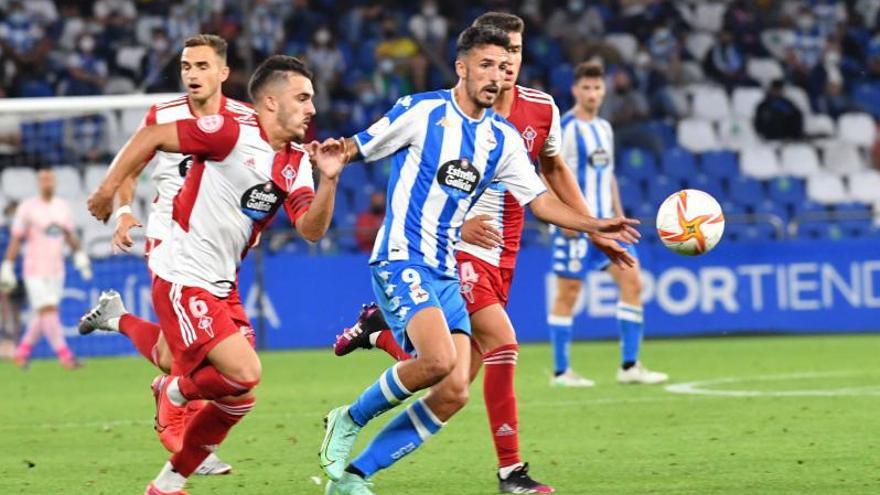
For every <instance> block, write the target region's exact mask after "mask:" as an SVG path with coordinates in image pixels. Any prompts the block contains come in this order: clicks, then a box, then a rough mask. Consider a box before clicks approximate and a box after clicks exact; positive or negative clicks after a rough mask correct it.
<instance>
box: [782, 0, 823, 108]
mask: <svg viewBox="0 0 880 495" xmlns="http://www.w3.org/2000/svg"><path fill="white" fill-rule="evenodd" d="M795 22H796V26H797V27H796V29H795V32H794V38H793V41H792V44H791V46H789V47H788V48H787V49H786V55H785V65H786V70H787V72H788V78H789V79H790V80H791V81H792V82H793V83H794V84H797V85H798V86H801V87H802V88H804V89H805V90H806V91H807V92H808V93H811V94H817V93H818V92H819V91H821V89H822V85H823V84H824V80H823V79H824V72H823V70H822V64H821V63H820V62H821V61H822V55H823V54H824V52H825V41H826V40H825V36H824V35H823V34H822V33H821V32H820V30H819V27H818V26H817V25H816V18H815V16H814V15H813V12H812V11H811V10H810V8H809V6H807V5H801V7H800V10H799V11H798V14H797V17H796V21H795Z"/></svg>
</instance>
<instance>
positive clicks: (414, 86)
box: [376, 16, 428, 99]
mask: <svg viewBox="0 0 880 495" xmlns="http://www.w3.org/2000/svg"><path fill="white" fill-rule="evenodd" d="M376 61H377V66H378V68H379V70H380V71H381V72H382V73H383V76H384V77H383V84H382V86H383V89H385V91H383V94H384V95H385V96H386V97H388V96H389V95H390V94H393V93H397V94H398V95H402V94H408V93H411V92H416V93H418V92H422V91H425V89H426V78H427V73H426V72H427V69H428V67H427V64H428V61H427V60H426V59H425V57H423V56H422V55H421V53H419V45H418V44H416V42H415V41H414V40H413V39H412V38H410V37H409V36H407V35H405V34H403V33H401V32H400V29H399V27H398V25H397V20H396V19H395V18H394V17H390V16H389V17H385V18H384V19H383V20H382V38H381V40H380V41H379V44H378V45H377V46H376ZM388 76H391V77H388ZM397 76H400V77H397ZM407 83H408V84H407ZM389 84H390V86H391V87H389ZM398 85H405V86H410V87H407V88H401V87H397V86H398ZM389 99H391V98H389ZM394 99H396V97H395V98H394Z"/></svg>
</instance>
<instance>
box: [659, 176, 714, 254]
mask: <svg viewBox="0 0 880 495" xmlns="http://www.w3.org/2000/svg"><path fill="white" fill-rule="evenodd" d="M657 234H658V235H659V236H660V240H661V241H662V242H663V244H664V245H665V246H666V247H667V248H669V249H670V250H672V251H673V252H675V253H678V254H684V255H687V256H697V255H700V254H704V253H708V252H709V251H711V250H712V248H714V247H715V245H716V244H718V241H720V240H721V236H722V235H723V234H724V213H723V212H722V211H721V205H719V204H718V201H716V200H715V198H713V197H712V196H711V195H710V194H708V193H705V192H703V191H698V190H696V189H683V190H681V191H678V192H677V193H675V194H672V195H670V196H669V197H668V198H666V200H665V201H663V204H661V205H660V209H659V210H658V211H657Z"/></svg>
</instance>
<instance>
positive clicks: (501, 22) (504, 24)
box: [471, 12, 526, 33]
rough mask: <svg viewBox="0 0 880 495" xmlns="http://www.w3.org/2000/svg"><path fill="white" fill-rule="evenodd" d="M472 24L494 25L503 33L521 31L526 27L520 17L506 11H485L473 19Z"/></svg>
mask: <svg viewBox="0 0 880 495" xmlns="http://www.w3.org/2000/svg"><path fill="white" fill-rule="evenodd" d="M471 25H472V26H476V27H479V26H494V27H497V28H498V29H500V30H502V31H504V32H505V33H522V32H523V31H525V29H526V23H525V22H523V20H522V17H520V16H518V15H514V14H508V13H507V12H486V13H485V14H483V15H481V16H480V17H477V18H476V19H474V23H473V24H471Z"/></svg>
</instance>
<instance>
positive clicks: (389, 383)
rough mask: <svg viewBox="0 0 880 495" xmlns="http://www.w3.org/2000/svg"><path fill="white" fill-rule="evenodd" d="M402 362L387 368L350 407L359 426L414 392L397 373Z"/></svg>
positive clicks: (349, 411)
mask: <svg viewBox="0 0 880 495" xmlns="http://www.w3.org/2000/svg"><path fill="white" fill-rule="evenodd" d="M400 364H401V363H397V364H395V365H394V366H392V367H390V368H388V369H387V370H385V372H384V373H382V376H380V377H379V380H377V381H376V383H374V384H372V385H370V387H369V388H367V389H366V390H364V391H363V392H362V393H361V395H360V397H358V398H357V400H355V401H354V403H353V404H352V405H351V407H349V408H348V414H349V415H350V416H351V419H353V420H354V422H355V423H357V424H358V425H359V426H364V425H366V424H367V422H369V421H370V420H371V419H373V418H375V417H376V416H378V415H380V414H382V413H383V412H385V411H387V410H389V409H391V408H393V407H394V406H396V405H398V404H400V403H401V402H403V401H405V400H406V399H407V398H409V396H410V395H412V392H410V391H409V390H407V389H406V387H404V386H403V383H401V382H400V377H399V376H398V375H397V367H398V366H400Z"/></svg>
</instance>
